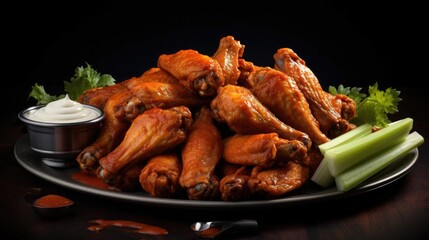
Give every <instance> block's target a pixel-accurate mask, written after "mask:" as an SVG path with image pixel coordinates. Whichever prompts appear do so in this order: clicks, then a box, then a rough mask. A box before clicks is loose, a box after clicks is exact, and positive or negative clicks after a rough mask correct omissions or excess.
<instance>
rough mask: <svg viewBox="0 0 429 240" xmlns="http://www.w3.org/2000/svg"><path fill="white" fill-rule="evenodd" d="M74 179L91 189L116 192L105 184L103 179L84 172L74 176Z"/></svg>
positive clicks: (76, 173)
mask: <svg viewBox="0 0 429 240" xmlns="http://www.w3.org/2000/svg"><path fill="white" fill-rule="evenodd" d="M72 178H73V179H74V180H76V181H78V182H81V183H83V184H85V185H88V186H91V187H95V188H99V189H105V190H115V188H113V187H112V186H110V185H109V184H107V183H105V182H103V180H102V179H100V178H98V177H97V176H95V175H90V174H86V173H82V172H75V173H73V174H72Z"/></svg>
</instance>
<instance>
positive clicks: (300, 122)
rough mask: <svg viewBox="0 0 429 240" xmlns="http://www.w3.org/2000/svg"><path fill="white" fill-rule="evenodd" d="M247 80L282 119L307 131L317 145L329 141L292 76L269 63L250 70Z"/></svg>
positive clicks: (265, 103)
mask: <svg viewBox="0 0 429 240" xmlns="http://www.w3.org/2000/svg"><path fill="white" fill-rule="evenodd" d="M247 83H248V84H247V85H248V88H249V89H250V91H252V93H253V94H254V95H255V96H256V97H257V98H258V99H259V100H260V101H261V103H262V104H264V105H265V106H266V107H267V108H268V109H269V110H270V111H271V112H273V113H274V114H275V115H276V117H278V118H279V119H280V120H281V121H283V122H284V123H286V124H288V125H289V126H291V127H293V128H295V129H297V130H300V131H303V132H305V133H307V134H308V135H309V137H310V139H311V141H312V142H313V143H315V144H316V145H320V144H322V143H325V142H327V141H329V139H328V137H326V135H325V134H323V133H322V131H321V130H320V126H319V123H318V122H317V120H316V119H315V118H314V116H313V115H312V113H311V110H310V106H309V104H308V102H307V100H306V99H305V97H304V94H303V93H302V92H301V90H300V89H299V88H298V86H297V85H296V82H295V80H293V78H291V77H289V76H288V75H286V74H285V73H284V72H281V71H278V70H276V69H273V68H270V67H259V68H255V69H254V70H253V71H252V72H251V73H250V74H249V76H248V78H247Z"/></svg>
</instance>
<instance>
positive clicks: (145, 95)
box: [126, 82, 210, 119]
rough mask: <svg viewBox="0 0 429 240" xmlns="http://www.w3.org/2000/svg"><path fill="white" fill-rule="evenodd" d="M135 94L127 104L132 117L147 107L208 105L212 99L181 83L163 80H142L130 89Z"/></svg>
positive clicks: (195, 106)
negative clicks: (201, 95) (195, 92)
mask: <svg viewBox="0 0 429 240" xmlns="http://www.w3.org/2000/svg"><path fill="white" fill-rule="evenodd" d="M130 92H131V95H132V96H133V97H132V98H131V99H130V101H129V102H128V104H127V107H126V109H127V112H128V113H129V114H128V115H129V117H130V116H131V117H132V119H134V118H135V117H137V115H138V114H140V113H142V112H144V111H145V110H147V109H151V108H154V107H159V108H164V109H166V108H171V107H175V106H187V107H189V108H197V107H201V106H203V105H207V104H208V103H209V102H210V99H208V98H203V97H200V96H198V95H196V94H194V93H193V92H191V91H190V90H189V89H187V88H185V87H183V86H182V85H179V84H170V83H162V82H141V83H139V84H136V85H134V86H133V88H131V89H130Z"/></svg>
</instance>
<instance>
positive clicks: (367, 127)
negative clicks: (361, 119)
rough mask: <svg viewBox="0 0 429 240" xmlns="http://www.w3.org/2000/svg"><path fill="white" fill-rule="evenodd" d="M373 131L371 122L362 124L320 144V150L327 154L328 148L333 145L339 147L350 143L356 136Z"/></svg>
mask: <svg viewBox="0 0 429 240" xmlns="http://www.w3.org/2000/svg"><path fill="white" fill-rule="evenodd" d="M371 131H372V126H371V124H369V123H365V124H362V125H360V126H358V127H356V128H355V129H353V130H351V131H348V132H346V133H344V134H342V135H340V136H338V137H336V138H334V139H331V140H330V141H329V142H326V143H323V144H320V145H319V150H320V152H321V153H322V154H325V152H326V150H328V149H331V148H333V147H337V146H339V145H341V144H344V143H348V142H350V141H352V140H354V139H356V138H359V137H361V136H365V135H368V134H370V133H371Z"/></svg>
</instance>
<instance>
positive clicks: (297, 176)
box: [248, 161, 310, 198]
mask: <svg viewBox="0 0 429 240" xmlns="http://www.w3.org/2000/svg"><path fill="white" fill-rule="evenodd" d="M309 178H310V169H309V167H306V166H302V165H301V164H298V163H296V162H293V161H289V162H288V163H287V165H286V166H282V167H273V168H270V169H264V168H262V167H254V168H253V170H252V174H251V177H250V179H249V182H248V184H249V188H250V191H251V192H252V194H254V195H256V196H259V197H262V198H276V197H279V196H283V195H285V194H287V193H289V192H291V191H293V190H295V189H298V188H300V187H301V186H302V185H303V184H305V183H306V182H307V181H308V179H309Z"/></svg>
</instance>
